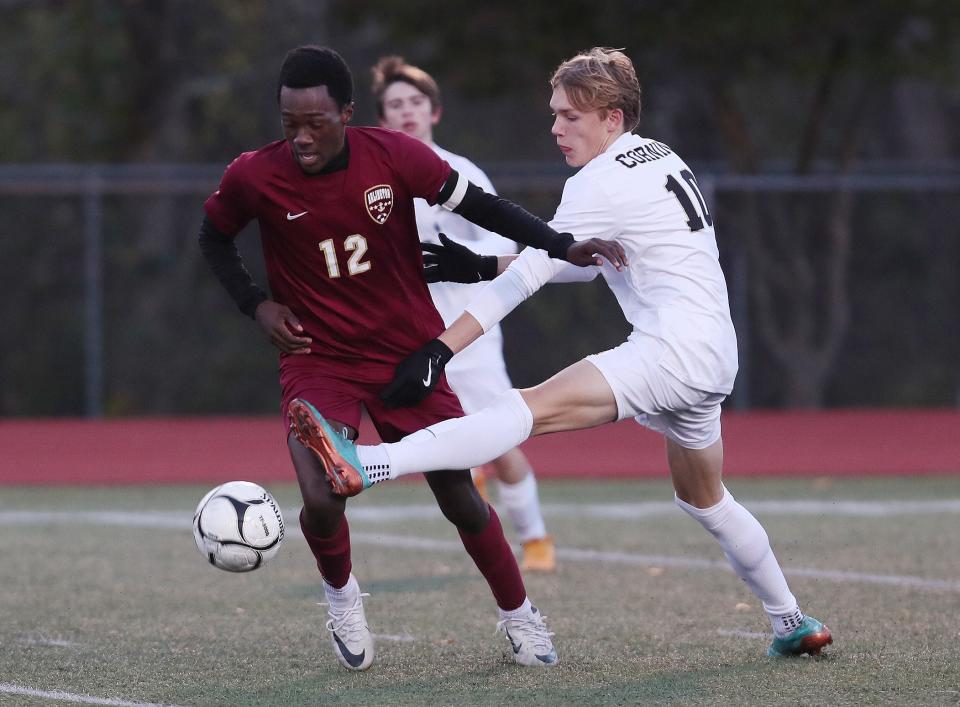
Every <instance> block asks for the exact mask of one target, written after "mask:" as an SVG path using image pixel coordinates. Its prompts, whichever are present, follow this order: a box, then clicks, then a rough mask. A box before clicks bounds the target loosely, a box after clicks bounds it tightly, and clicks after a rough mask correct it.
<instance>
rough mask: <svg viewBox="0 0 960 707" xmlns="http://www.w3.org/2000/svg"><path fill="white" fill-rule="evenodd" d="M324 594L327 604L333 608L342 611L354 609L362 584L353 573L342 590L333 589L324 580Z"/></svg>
mask: <svg viewBox="0 0 960 707" xmlns="http://www.w3.org/2000/svg"><path fill="white" fill-rule="evenodd" d="M323 593H324V594H326V596H327V602H328V603H329V604H330V606H331V607H332V608H334V609H340V610H341V611H342V610H344V609H349V608H351V607H353V605H354V604H355V603H356V601H357V595H358V594H359V593H360V584H359V583H358V582H357V578H356V577H354V576H353V574H352V573H351V575H350V579H348V580H347V583H346V584H344V585H343V586H342V587H340V589H337V588H336V587H331V586H330V585H329V584H327V581H326V580H323Z"/></svg>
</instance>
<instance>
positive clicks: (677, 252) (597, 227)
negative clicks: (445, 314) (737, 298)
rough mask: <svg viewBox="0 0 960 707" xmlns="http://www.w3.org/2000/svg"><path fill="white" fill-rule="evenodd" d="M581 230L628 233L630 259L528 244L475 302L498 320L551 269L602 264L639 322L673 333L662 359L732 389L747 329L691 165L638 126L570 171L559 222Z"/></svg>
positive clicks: (711, 386)
mask: <svg viewBox="0 0 960 707" xmlns="http://www.w3.org/2000/svg"><path fill="white" fill-rule="evenodd" d="M550 225H551V226H553V228H554V229H556V230H557V231H560V232H569V233H572V234H573V235H574V237H575V238H576V239H578V240H585V239H587V238H607V239H615V240H617V241H619V242H620V243H621V244H622V245H623V247H624V250H625V251H626V254H627V259H628V260H629V263H630V264H629V267H627V268H625V269H624V270H622V271H621V272H617V270H616V269H615V268H613V267H612V266H611V265H609V263H604V265H603V266H601V267H591V268H583V269H582V271H581V272H579V273H578V272H575V271H574V270H575V269H576V266H573V265H570V264H569V263H565V262H563V261H559V260H553V259H551V258H549V257H548V256H547V254H546V253H545V252H543V251H541V250H536V249H533V248H527V249H525V250H524V251H523V252H522V253H521V254H520V257H518V258H517V259H516V260H515V261H514V262H513V263H512V264H511V266H510V267H509V268H508V269H507V271H506V272H505V273H503V275H501V276H500V277H498V278H497V279H496V280H494V281H493V283H491V284H490V286H489V287H487V288H486V289H485V290H484V291H483V292H482V293H481V294H480V295H479V296H478V298H477V299H476V300H474V302H472V303H471V304H470V305H469V306H468V308H467V311H469V312H470V314H471V315H472V316H474V317H475V318H476V319H477V321H479V322H480V324H481V326H483V328H484V331H486V330H487V328H488V327H491V326H494V325H495V324H496V323H497V322H499V321H500V319H502V318H503V317H504V316H506V314H507V313H508V312H510V311H511V310H512V309H513V308H514V307H515V306H516V305H517V304H519V303H520V302H522V301H523V300H524V299H526V298H527V297H529V296H530V295H532V294H533V293H534V292H536V291H537V290H538V289H539V288H540V287H542V286H543V285H544V284H545V283H547V282H548V281H550V280H551V279H557V280H567V281H569V280H572V279H590V278H591V277H592V276H595V275H596V273H597V272H598V271H599V272H602V273H603V276H604V277H605V278H606V280H607V283H608V284H609V286H610V289H611V291H612V292H613V294H614V295H615V296H616V298H617V301H618V302H619V304H620V307H621V308H622V309H623V313H624V316H626V318H627V321H629V322H630V323H631V324H632V325H633V328H634V331H635V332H637V333H639V334H642V335H645V336H651V337H654V338H656V339H658V340H659V341H661V342H662V343H663V354H662V358H661V359H660V361H659V363H660V364H661V365H662V366H663V367H664V368H665V369H666V370H668V371H669V372H670V373H672V374H673V375H674V376H676V377H677V378H678V379H679V380H681V381H682V382H683V383H685V384H687V385H689V386H691V387H693V388H697V389H699V390H703V391H708V392H714V393H723V394H729V393H730V391H731V390H732V389H733V381H734V378H735V377H736V373H737V339H736V333H735V332H734V329H733V323H732V322H731V320H730V306H729V303H728V301H727V287H726V282H725V280H724V276H723V272H722V271H721V269H720V263H719V260H718V252H717V241H716V238H715V236H714V230H713V225H712V220H711V218H710V215H709V211H708V209H707V206H706V204H705V203H704V201H703V198H702V196H701V194H700V190H699V188H698V187H697V183H696V180H695V178H694V176H693V173H692V172H691V171H690V168H689V167H687V165H686V164H685V163H684V162H683V160H681V159H680V158H679V157H678V156H677V155H676V154H674V152H673V151H672V150H671V149H670V148H669V147H667V146H666V145H664V144H662V143H660V142H657V141H655V140H651V139H649V138H643V137H639V136H637V135H633V134H632V133H625V134H624V135H621V136H620V137H619V138H618V139H617V140H616V141H615V142H614V143H613V144H612V145H610V146H609V147H608V148H607V150H606V151H605V152H603V153H602V154H600V155H598V156H597V157H595V158H594V159H593V160H591V161H590V162H588V163H587V164H586V165H585V166H584V167H583V168H582V169H581V170H580V171H579V172H577V174H575V175H574V176H572V177H570V178H569V179H568V180H567V183H566V185H565V186H564V189H563V198H562V199H561V202H560V206H559V207H558V208H557V212H556V215H555V216H554V218H553V221H552V222H551V224H550Z"/></svg>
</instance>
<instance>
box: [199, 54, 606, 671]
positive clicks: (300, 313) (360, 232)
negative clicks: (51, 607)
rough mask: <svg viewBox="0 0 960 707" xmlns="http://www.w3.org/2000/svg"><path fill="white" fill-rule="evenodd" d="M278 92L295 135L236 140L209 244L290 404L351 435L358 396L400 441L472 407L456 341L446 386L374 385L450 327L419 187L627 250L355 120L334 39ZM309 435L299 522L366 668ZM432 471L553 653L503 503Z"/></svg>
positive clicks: (521, 236) (511, 221)
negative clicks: (423, 246) (254, 226)
mask: <svg viewBox="0 0 960 707" xmlns="http://www.w3.org/2000/svg"><path fill="white" fill-rule="evenodd" d="M277 102H278V105H279V108H280V119H281V126H282V130H283V136H284V139H282V140H278V141H276V142H273V143H270V144H268V145H266V146H265V147H262V148H260V149H259V150H255V151H253V152H246V153H244V154H242V155H240V156H239V157H238V158H237V159H236V160H234V161H233V163H232V164H231V165H230V166H229V167H228V168H227V170H226V172H225V173H224V175H223V178H222V180H221V183H220V188H219V189H218V190H217V191H216V192H214V194H213V195H211V196H210V198H209V199H207V201H206V204H205V209H206V219H205V220H204V223H203V226H202V228H201V234H200V245H201V249H202V251H203V253H204V256H205V257H206V258H207V260H208V262H209V264H210V266H211V268H212V269H213V271H214V272H215V273H216V275H217V276H218V278H219V279H220V281H221V282H222V283H223V285H224V286H225V287H226V288H227V290H228V291H229V293H230V294H231V295H232V297H233V299H234V300H235V301H236V303H237V305H238V306H239V307H240V309H241V310H242V311H243V312H244V313H245V314H247V315H248V316H250V317H252V318H254V319H256V321H257V322H258V323H259V325H260V326H261V328H262V329H263V330H264V331H265V332H266V334H267V335H268V336H269V337H270V339H271V341H272V342H273V344H274V345H275V346H276V347H277V348H279V349H280V352H281V353H280V386H281V389H282V401H283V402H282V410H283V411H284V415H286V413H287V410H288V405H289V403H290V402H291V401H293V400H294V399H298V400H300V399H302V400H303V401H306V402H302V403H299V404H300V405H301V406H304V405H312V406H314V408H315V409H317V410H320V411H322V412H323V414H324V415H325V416H327V417H328V418H330V419H331V420H332V421H334V424H335V425H336V429H337V430H338V431H342V432H343V434H345V435H348V436H351V437H353V436H356V430H357V427H358V425H359V421H360V408H361V405H362V406H364V407H366V409H367V411H368V412H369V414H370V417H371V419H372V421H373V423H374V425H375V426H376V428H377V430H378V432H379V433H380V436H381V437H382V438H383V439H384V440H388V441H389V440H397V439H400V438H401V437H402V436H404V435H405V434H408V433H409V432H412V431H413V430H416V429H419V428H421V427H425V426H427V425H429V424H432V423H434V422H438V421H440V420H444V419H447V418H450V417H457V416H460V415H461V414H462V410H461V408H460V404H459V403H458V401H457V399H456V397H455V396H454V395H453V393H452V392H451V391H450V388H449V387H448V386H447V384H446V382H445V381H444V380H440V381H439V383H438V382H437V380H431V379H432V378H440V375H441V370H440V369H441V368H442V365H443V363H445V361H446V360H447V358H448V357H449V351H438V352H435V354H434V355H435V357H436V358H432V359H431V360H430V362H429V363H428V365H427V373H426V376H425V380H427V381H428V382H432V383H433V384H435V385H437V390H436V392H435V394H434V395H433V396H431V398H430V400H428V401H425V402H424V403H423V404H420V405H416V406H413V407H407V408H395V407H389V406H387V405H386V404H385V403H384V402H383V401H382V400H381V399H380V397H379V396H378V393H379V392H380V391H381V389H382V388H383V386H384V384H385V383H386V382H388V381H389V380H390V377H391V375H392V373H393V371H394V369H395V368H396V367H397V364H398V362H399V361H400V360H401V359H402V358H403V356H404V355H405V354H406V353H408V352H409V351H411V350H413V349H416V348H418V347H420V346H422V345H424V342H429V341H431V340H432V339H433V338H434V337H435V336H436V335H437V334H438V333H440V332H441V331H442V330H443V322H442V320H441V318H440V315H439V314H437V311H436V309H435V307H434V306H433V303H432V302H431V300H430V294H429V292H428V290H427V285H426V282H425V280H424V276H423V261H422V255H421V250H420V241H419V238H418V236H417V229H416V223H415V219H414V209H413V199H414V198H416V197H420V198H423V199H426V200H427V201H428V202H430V203H431V204H435V203H442V204H444V205H445V206H446V207H447V208H451V209H454V208H455V209H457V211H458V212H459V213H461V214H463V215H464V216H466V217H467V218H469V219H471V220H473V221H475V222H477V223H478V224H479V225H481V226H483V227H485V228H489V229H491V230H494V231H498V232H500V233H506V234H508V235H510V236H511V237H512V238H516V239H518V240H519V241H521V242H524V243H525V244H528V245H531V246H534V247H537V248H545V249H547V250H548V251H549V252H550V254H551V255H552V256H556V257H562V258H566V259H568V260H570V261H571V262H577V263H580V264H582V265H587V264H591V263H596V262H599V257H598V255H597V254H602V255H603V256H604V257H607V258H609V259H611V260H612V261H613V262H615V263H617V264H618V265H619V264H621V263H622V249H620V248H619V246H615V245H614V244H611V243H608V242H603V241H599V240H594V241H592V242H590V243H580V242H574V239H573V238H572V236H570V235H569V234H559V233H557V232H555V231H553V230H552V229H550V228H549V227H548V226H547V225H546V224H544V223H543V222H542V221H540V220H539V219H537V218H536V217H534V216H532V215H531V214H529V213H527V212H526V211H524V210H523V209H521V208H520V207H517V206H515V205H513V204H511V203H510V202H507V201H505V200H502V199H499V198H497V197H495V196H493V195H489V194H485V193H484V192H483V191H482V190H481V189H479V187H476V186H474V185H471V184H470V183H469V181H468V180H467V179H465V178H463V177H462V176H460V175H459V174H458V173H457V172H456V171H455V170H452V169H451V168H450V166H449V165H448V164H447V163H446V162H444V161H443V160H442V159H440V158H439V157H438V156H437V155H436V154H435V153H434V152H433V150H431V149H430V148H428V147H427V146H426V145H424V144H423V143H421V142H419V141H418V140H414V139H413V138H411V137H409V136H407V135H404V134H402V133H397V132H394V131H389V130H383V129H381V128H352V127H347V123H348V122H349V120H350V118H351V116H352V115H353V80H352V76H351V73H350V70H349V68H348V67H347V65H346V63H345V62H344V61H343V59H342V58H341V57H340V55H339V54H337V53H336V52H335V51H333V50H331V49H329V48H325V47H315V46H304V47H298V48H296V49H294V50H291V51H290V52H289V53H288V55H287V57H286V59H285V60H284V63H283V66H282V68H281V70H280V78H279V81H278V85H277ZM254 219H255V220H257V222H258V224H259V226H260V239H261V244H262V247H263V253H264V260H265V263H266V268H267V277H268V280H269V284H270V290H271V296H270V297H268V296H267V294H266V293H265V292H264V291H263V290H262V289H261V288H260V287H258V286H257V285H256V284H255V283H254V282H253V280H252V279H251V277H250V275H249V273H248V272H247V270H246V268H245V267H244V265H243V263H242V261H241V259H240V256H239V253H238V251H237V249H236V246H235V244H234V242H233V239H234V237H235V236H236V235H237V233H239V231H240V230H241V229H242V228H243V227H244V226H245V225H246V224H247V223H248V222H250V221H251V220H254ZM420 375H424V374H423V373H421V374H420ZM287 430H288V421H287V419H286V418H285V419H284V431H285V433H286V431H287ZM304 441H305V442H307V444H308V445H309V444H310V442H311V440H310V439H309V437H308V436H306V435H304V434H300V435H298V436H295V435H293V434H290V435H288V447H289V451H290V456H291V459H292V460H293V465H294V468H295V470H296V474H297V481H298V482H299V485H300V491H301V494H302V496H303V502H304V503H303V510H302V512H301V515H300V525H301V528H302V529H303V534H304V536H305V537H306V539H307V542H308V544H309V546H310V549H311V550H312V552H313V554H314V556H315V557H316V560H317V566H318V567H319V569H320V572H321V574H322V576H323V587H324V592H325V593H326V596H327V600H328V602H329V615H330V620H329V621H328V623H327V627H328V629H329V630H330V632H331V639H332V642H333V647H334V650H335V652H336V655H337V658H338V659H339V661H340V662H341V664H343V665H344V666H345V667H347V668H349V669H353V670H363V669H365V668H367V667H369V665H370V663H371V661H372V660H373V653H374V646H373V639H372V637H371V635H370V631H369V628H368V627H367V623H366V618H365V616H364V611H363V604H362V601H361V595H360V590H359V587H358V584H357V581H356V579H355V578H354V577H353V575H352V574H351V566H352V565H351V553H350V534H349V528H348V524H347V520H346V518H345V516H344V508H345V503H346V500H345V498H344V497H343V496H342V495H340V494H339V492H342V491H343V489H340V488H339V487H338V488H337V489H334V488H332V487H331V483H330V482H329V481H328V480H327V479H326V478H325V472H324V469H323V466H322V465H321V464H320V462H319V460H318V459H317V458H316V456H315V454H314V451H313V448H312V447H311V448H308V447H306V446H304V445H303V444H302V442H304ZM331 478H333V477H331ZM427 482H428V484H429V485H430V489H431V490H432V491H433V493H434V495H435V497H436V499H437V502H438V504H439V506H440V508H441V510H442V511H443V514H444V516H446V518H447V519H448V520H450V521H451V522H452V523H453V524H454V525H455V526H456V527H457V530H458V531H459V533H460V537H461V539H462V541H463V544H464V547H465V548H466V550H467V552H468V553H469V554H470V556H471V557H472V558H473V560H474V562H476V564H477V567H478V568H479V569H480V571H481V573H482V574H483V576H484V577H485V578H486V580H487V582H488V583H489V585H490V588H491V590H492V591H493V594H494V597H495V599H496V602H497V606H498V608H499V612H500V619H501V623H502V622H507V623H506V624H505V625H506V626H507V627H508V628H510V630H511V631H512V632H513V633H514V634H515V635H522V636H523V637H524V638H526V637H529V640H524V643H527V644H529V645H531V646H533V645H537V646H539V647H540V648H541V650H540V652H539V653H538V654H537V655H533V654H532V653H530V654H527V653H524V654H518V655H517V656H516V658H517V660H518V661H519V662H526V663H527V664H530V665H542V664H552V663H554V662H555V661H556V653H555V652H554V650H553V645H552V643H551V641H550V638H549V635H550V634H549V633H548V632H547V630H546V627H545V626H544V624H543V621H542V620H541V618H540V615H539V613H538V612H537V611H536V609H533V608H531V605H530V601H529V599H527V596H526V591H525V589H524V586H523V580H522V579H521V577H520V571H519V568H518V566H517V562H516V559H515V558H514V556H513V553H512V552H511V550H510V547H509V545H508V544H507V542H506V539H505V538H504V535H503V529H502V527H501V525H500V521H499V519H498V518H497V514H496V512H495V511H494V510H493V509H492V508H491V507H489V506H488V504H487V503H486V502H484V501H483V500H482V499H481V498H480V496H479V494H478V493H477V491H476V489H475V487H474V485H473V483H472V482H471V480H470V473H469V471H466V470H463V471H455V472H452V473H447V474H428V475H427Z"/></svg>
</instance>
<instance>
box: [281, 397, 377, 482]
mask: <svg viewBox="0 0 960 707" xmlns="http://www.w3.org/2000/svg"><path fill="white" fill-rule="evenodd" d="M287 411H288V412H289V413H290V424H291V427H292V428H293V433H294V434H295V435H296V436H297V440H298V441H299V442H300V444H302V445H303V446H304V447H306V448H307V449H309V450H310V451H311V452H313V453H314V455H315V456H316V457H317V459H319V460H320V463H321V464H323V468H324V470H325V471H326V472H327V479H328V480H329V481H330V486H331V487H332V488H333V492H334V493H335V494H337V495H338V496H356V495H357V494H358V493H360V492H361V491H363V490H364V489H367V488H370V487H371V486H372V485H373V484H372V483H371V482H370V479H369V478H368V477H367V474H366V472H365V471H364V470H363V464H361V463H360V458H359V457H358V456H357V449H356V447H354V446H353V442H351V441H350V440H348V439H346V438H345V437H343V436H342V435H339V434H337V433H336V431H335V430H334V429H333V428H332V427H330V425H329V424H328V423H327V421H326V420H324V419H323V415H321V414H320V413H319V412H317V409H316V408H315V407H313V405H311V404H310V403H308V402H307V401H306V400H302V399H301V398H294V399H293V400H292V401H291V402H290V406H289V407H288V408H287Z"/></svg>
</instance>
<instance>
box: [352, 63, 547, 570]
mask: <svg viewBox="0 0 960 707" xmlns="http://www.w3.org/2000/svg"><path fill="white" fill-rule="evenodd" d="M371 73H372V75H373V84H372V89H373V95H374V98H375V99H376V101H377V111H378V114H379V116H380V125H381V126H382V127H385V128H392V129H393V130H400V131H402V132H405V133H407V134H408V135H410V136H412V137H415V138H417V139H418V140H420V141H421V142H424V143H426V144H427V145H429V146H430V147H432V148H433V150H434V151H435V152H436V153H437V154H438V155H440V157H442V158H443V159H444V160H446V161H447V162H448V163H449V164H450V166H451V167H453V168H454V169H455V170H457V172H459V173H460V174H461V175H462V176H464V177H466V178H467V179H469V180H470V181H471V182H472V183H473V184H476V185H477V186H479V187H480V188H481V189H483V190H484V191H486V192H489V193H491V194H496V190H495V189H494V188H493V184H492V183H491V182H490V179H489V178H488V177H487V175H486V174H484V172H483V170H481V169H480V168H479V167H477V166H476V165H475V164H474V163H473V162H471V161H470V160H468V159H467V158H466V157H462V156H460V155H456V154H454V153H452V152H450V151H448V150H444V149H443V148H442V147H440V146H439V145H437V144H436V143H435V142H434V141H433V127H434V126H435V125H437V124H438V123H439V121H440V115H441V113H442V106H441V103H440V90H439V88H438V86H437V83H436V81H435V80H434V78H433V77H432V76H430V74H428V73H427V72H426V71H424V70H423V69H421V68H419V67H417V66H413V65H412V64H408V63H406V61H404V59H403V58H402V57H399V56H387V57H383V58H381V59H380V60H379V61H378V62H377V63H376V65H375V66H374V67H373V69H372V71H371ZM413 203H414V208H415V210H416V218H417V230H418V231H419V233H420V240H421V241H423V242H424V243H430V244H440V243H441V241H440V239H439V236H440V234H445V239H450V240H452V241H454V242H457V243H460V244H463V245H466V246H468V247H470V248H471V249H474V250H477V251H479V252H481V253H487V254H491V255H501V254H512V253H516V252H517V248H516V244H515V243H514V242H513V241H511V240H508V239H506V238H504V237H502V236H499V235H497V234H496V233H491V232H490V231H487V230H485V229H483V228H481V227H479V226H477V225H475V224H473V223H471V222H469V221H467V220H466V219H465V218H463V217H462V216H458V215H457V214H455V213H453V212H452V211H449V210H448V209H444V208H443V207H441V206H439V205H437V206H431V205H430V204H428V203H427V202H426V201H425V200H423V199H414V201H413ZM484 286H485V285H483V284H480V283H478V282H474V283H473V284H469V283H457V282H434V283H431V284H430V296H431V298H432V299H433V302H434V304H435V305H436V307H437V311H438V312H440V316H441V317H443V322H444V324H446V325H448V326H449V325H450V324H452V323H453V322H454V320H455V319H456V318H457V317H458V316H460V314H461V313H462V312H463V310H464V309H465V308H466V306H467V305H468V304H469V303H470V301H471V300H472V299H473V298H474V296H475V295H477V294H478V292H479V290H480V289H483V287H484ZM445 372H446V374H447V382H448V383H449V384H450V387H451V388H453V392H454V393H456V395H457V397H458V398H459V399H460V404H461V405H463V409H464V411H466V412H467V413H471V412H478V411H480V410H482V409H483V408H485V407H487V405H489V404H490V403H492V402H493V401H494V400H495V399H496V398H497V396H498V395H501V394H502V393H505V392H506V391H508V390H510V389H511V388H512V387H513V386H512V385H511V383H510V378H509V377H508V375H507V368H506V364H505V363H504V360H503V333H502V332H501V330H500V326H499V324H497V325H494V326H492V327H490V329H489V330H488V331H487V332H485V333H484V334H483V336H481V337H480V338H478V339H477V340H476V341H474V342H473V343H472V344H470V345H469V346H468V347H466V349H464V350H463V351H461V352H460V353H459V354H458V355H457V356H456V357H455V358H454V359H453V360H452V361H450V363H449V364H448V365H447V366H446V368H445ZM489 467H490V468H491V469H492V470H493V473H494V475H495V476H496V478H497V480H498V482H499V483H498V484H497V485H498V487H499V488H498V495H499V500H500V503H502V504H503V507H504V508H505V509H506V511H507V516H508V517H509V518H510V522H511V524H512V525H513V529H514V531H516V533H517V537H518V539H519V540H520V542H521V544H522V546H523V562H522V565H521V566H522V568H523V569H526V570H533V571H541V572H552V571H554V570H555V569H556V554H555V550H554V543H553V538H552V537H551V536H549V535H547V531H546V526H545V524H544V521H543V514H542V513H541V512H540V500H539V496H538V494H537V480H536V477H535V476H534V473H533V469H532V468H531V466H530V462H529V461H528V460H527V457H526V455H524V453H523V452H522V451H520V450H519V449H517V448H513V449H509V450H507V451H506V452H504V453H503V454H501V455H500V456H498V457H496V458H495V459H492V460H491V461H490V462H489ZM475 471H476V472H478V473H477V474H476V476H475V478H476V480H477V481H478V485H479V484H480V483H482V481H483V473H482V471H480V469H479V468H478V469H476V470H475Z"/></svg>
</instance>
